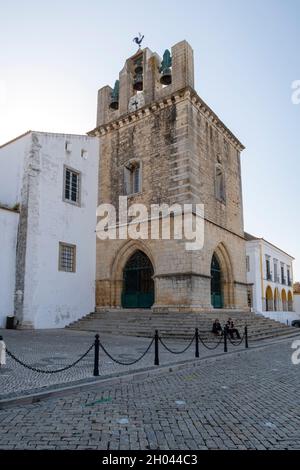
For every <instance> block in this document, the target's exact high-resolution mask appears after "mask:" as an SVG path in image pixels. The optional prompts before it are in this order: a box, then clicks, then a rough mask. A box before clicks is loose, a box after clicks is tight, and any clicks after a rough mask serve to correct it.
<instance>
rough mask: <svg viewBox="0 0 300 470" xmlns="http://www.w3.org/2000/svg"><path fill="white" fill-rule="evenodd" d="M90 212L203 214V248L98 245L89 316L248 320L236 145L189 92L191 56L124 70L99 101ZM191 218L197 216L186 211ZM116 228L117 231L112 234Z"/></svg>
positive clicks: (181, 51)
mask: <svg viewBox="0 0 300 470" xmlns="http://www.w3.org/2000/svg"><path fill="white" fill-rule="evenodd" d="M89 135H90V136H97V137H99V139H100V160H99V181H98V188H99V189H98V191H99V192H98V204H103V203H105V204H112V205H113V206H114V207H116V211H117V214H118V209H117V208H118V204H119V202H118V201H119V197H120V196H122V197H126V201H127V204H128V206H129V207H130V206H131V205H132V204H143V205H145V206H146V207H147V208H150V206H151V205H152V204H158V205H161V204H167V205H169V206H172V205H173V204H180V205H184V204H190V205H192V207H194V206H196V204H203V205H204V245H203V248H202V249H199V250H193V251H188V250H186V244H185V242H186V240H184V239H171V240H164V239H153V238H151V236H150V237H149V238H148V239H133V238H130V237H128V238H127V239H115V240H111V239H107V240H100V239H99V238H98V239H97V255H96V256H97V258H96V308H97V309H98V310H99V309H107V308H151V309H152V310H153V312H171V311H172V312H201V311H208V310H212V309H215V308H223V309H236V310H241V311H243V310H246V309H247V308H248V307H247V279H246V252H245V238H244V226H243V203H242V186H241V168H240V154H241V152H242V150H243V149H244V147H243V145H242V144H241V143H240V142H239V140H238V139H237V138H236V137H235V136H234V135H233V133H232V132H231V131H230V130H229V129H228V128H227V127H226V126H225V125H224V123H223V122H222V121H221V120H220V119H219V118H218V116H217V115H216V114H215V113H214V112H213V111H212V110H211V109H210V108H209V107H208V106H207V104H205V103H204V101H203V100H202V99H201V98H200V97H199V96H198V94H197V93H196V91H195V89H194V60H193V50H192V48H191V46H190V45H189V44H188V43H187V42H186V41H182V42H180V43H177V44H176V45H174V46H173V47H172V48H171V50H170V51H169V50H166V51H165V53H164V54H163V58H161V57H160V56H159V55H158V54H156V53H153V52H151V51H150V50H149V49H148V48H145V49H139V50H138V51H137V53H136V54H134V55H133V56H132V57H130V58H129V59H128V60H126V63H125V66H124V68H123V69H122V70H121V72H120V75H119V80H117V81H116V84H115V86H114V88H111V87H110V86H105V87H103V88H101V89H100V90H99V92H98V110H97V126H96V128H95V129H94V130H93V131H91V132H90V133H89ZM192 214H193V217H194V218H196V217H197V214H196V211H195V212H194V211H192ZM118 223H119V221H118V222H117V224H118Z"/></svg>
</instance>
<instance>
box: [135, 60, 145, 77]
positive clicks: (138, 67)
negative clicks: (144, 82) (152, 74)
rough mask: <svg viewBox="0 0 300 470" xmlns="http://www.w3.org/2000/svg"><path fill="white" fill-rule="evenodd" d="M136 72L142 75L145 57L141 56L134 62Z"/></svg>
mask: <svg viewBox="0 0 300 470" xmlns="http://www.w3.org/2000/svg"><path fill="white" fill-rule="evenodd" d="M134 73H135V74H136V75H140V74H142V73H143V58H142V57H139V59H137V60H136V61H135V64H134Z"/></svg>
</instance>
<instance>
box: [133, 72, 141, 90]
mask: <svg viewBox="0 0 300 470" xmlns="http://www.w3.org/2000/svg"><path fill="white" fill-rule="evenodd" d="M133 89H134V90H136V91H142V90H143V74H142V73H138V74H136V75H135V77H134V79H133Z"/></svg>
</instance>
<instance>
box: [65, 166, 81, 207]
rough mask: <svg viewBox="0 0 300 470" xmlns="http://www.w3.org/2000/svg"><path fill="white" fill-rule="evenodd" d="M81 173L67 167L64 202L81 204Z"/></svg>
mask: <svg viewBox="0 0 300 470" xmlns="http://www.w3.org/2000/svg"><path fill="white" fill-rule="evenodd" d="M80 179H81V178H80V173H79V172H78V171H75V170H72V169H71V168H67V167H65V169H64V200H65V201H67V202H71V203H72V204H76V205H79V204H80Z"/></svg>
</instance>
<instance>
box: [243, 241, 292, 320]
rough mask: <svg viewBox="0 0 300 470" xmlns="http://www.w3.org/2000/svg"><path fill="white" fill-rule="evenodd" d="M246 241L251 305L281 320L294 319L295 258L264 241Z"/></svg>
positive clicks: (255, 309)
mask: <svg viewBox="0 0 300 470" xmlns="http://www.w3.org/2000/svg"><path fill="white" fill-rule="evenodd" d="M245 238H246V240H247V241H246V256H247V259H246V264H247V282H248V286H249V287H248V298H249V305H250V306H251V307H252V308H253V310H254V311H256V312H258V313H263V314H264V315H266V316H268V317H271V318H274V319H278V320H280V321H286V320H292V319H294V317H295V315H293V314H292V312H293V311H294V305H293V260H294V258H293V257H292V256H290V255H288V254H287V253H286V252H284V251H283V250H281V249H280V248H278V247H276V246H275V245H273V244H272V243H270V242H268V241H266V240H264V239H263V238H256V237H254V236H253V235H250V234H248V233H245ZM287 312H288V313H287Z"/></svg>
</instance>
